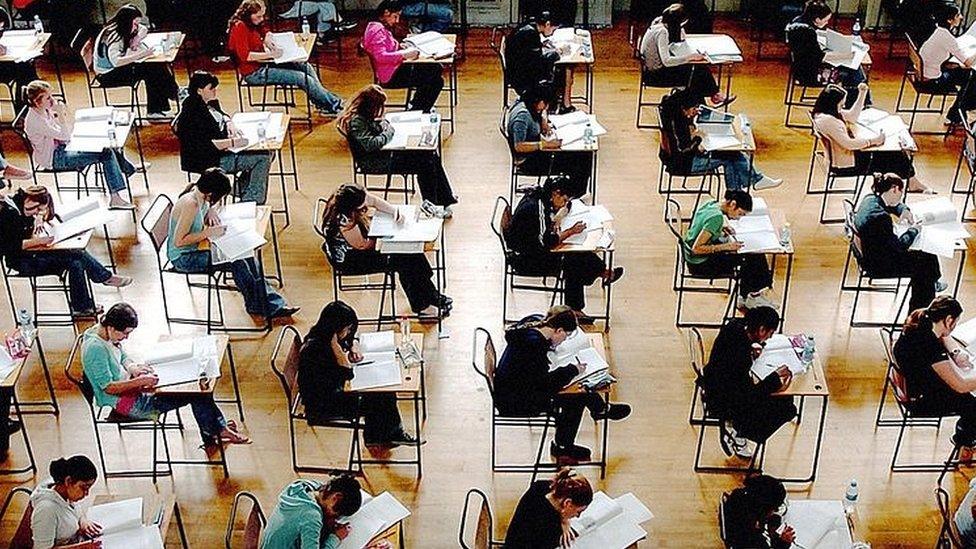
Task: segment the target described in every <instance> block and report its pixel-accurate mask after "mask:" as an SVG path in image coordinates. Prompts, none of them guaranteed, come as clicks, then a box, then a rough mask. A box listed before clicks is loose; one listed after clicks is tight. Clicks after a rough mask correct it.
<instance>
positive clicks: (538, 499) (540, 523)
mask: <svg viewBox="0 0 976 549" xmlns="http://www.w3.org/2000/svg"><path fill="white" fill-rule="evenodd" d="M592 502H593V488H592V487H591V486H590V481H588V480H586V477H584V476H583V475H579V474H577V473H576V471H573V470H572V469H570V468H568V467H562V468H560V469H559V471H557V472H556V476H555V477H553V478H552V480H537V481H535V482H533V483H532V484H530V485H529V489H528V490H526V492H525V493H524V494H522V497H521V498H520V499H519V502H518V506H516V507H515V513H514V514H513V515H512V520H511V522H509V523H508V532H507V533H506V534H505V543H504V544H503V545H502V548H503V549H538V548H542V547H569V546H570V545H571V544H572V542H573V540H574V539H576V536H577V532H575V531H573V529H572V527H571V525H570V521H571V520H573V519H574V518H576V517H578V516H580V514H582V513H583V511H585V510H586V508H587V507H588V506H589V505H590V503H592Z"/></svg>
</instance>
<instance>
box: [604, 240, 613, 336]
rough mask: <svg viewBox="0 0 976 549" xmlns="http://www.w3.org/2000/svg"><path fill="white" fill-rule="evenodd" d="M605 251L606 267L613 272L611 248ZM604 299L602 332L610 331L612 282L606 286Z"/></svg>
mask: <svg viewBox="0 0 976 549" xmlns="http://www.w3.org/2000/svg"><path fill="white" fill-rule="evenodd" d="M606 253H607V263H608V265H609V266H608V267H607V268H608V269H609V270H610V272H613V250H607V252H606ZM604 301H605V303H604V305H603V306H604V310H603V316H604V318H603V332H604V333H606V332H609V331H610V303H611V302H612V301H613V284H610V285H609V286H607V295H606V299H605V300H604Z"/></svg>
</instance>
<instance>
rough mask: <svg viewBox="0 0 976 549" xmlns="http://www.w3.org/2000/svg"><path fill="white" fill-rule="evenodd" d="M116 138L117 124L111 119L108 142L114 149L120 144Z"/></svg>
mask: <svg viewBox="0 0 976 549" xmlns="http://www.w3.org/2000/svg"><path fill="white" fill-rule="evenodd" d="M115 140H116V135H115V124H113V123H112V121H111V120H109V122H108V144H109V146H110V147H111V148H113V149H114V148H116V147H117V146H118V143H116V142H115Z"/></svg>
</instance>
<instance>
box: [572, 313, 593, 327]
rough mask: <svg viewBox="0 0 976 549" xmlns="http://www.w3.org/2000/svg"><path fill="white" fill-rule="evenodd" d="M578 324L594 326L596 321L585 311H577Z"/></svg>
mask: <svg viewBox="0 0 976 549" xmlns="http://www.w3.org/2000/svg"><path fill="white" fill-rule="evenodd" d="M576 323H577V324H579V325H580V326H592V325H593V324H595V323H596V319H595V318H593V317H592V316H590V315H588V314H586V313H584V312H583V311H576Z"/></svg>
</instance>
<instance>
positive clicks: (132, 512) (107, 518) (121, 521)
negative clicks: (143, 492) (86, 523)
mask: <svg viewBox="0 0 976 549" xmlns="http://www.w3.org/2000/svg"><path fill="white" fill-rule="evenodd" d="M142 504H143V501H142V498H132V499H125V500H121V501H112V502H109V503H102V504H99V505H92V506H91V507H89V508H88V510H87V511H86V512H85V516H87V517H88V520H90V521H92V522H94V523H96V524H98V525H99V526H101V527H102V532H103V534H105V535H108V534H114V533H116V532H121V531H124V530H130V529H134V528H139V527H141V526H142Z"/></svg>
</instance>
